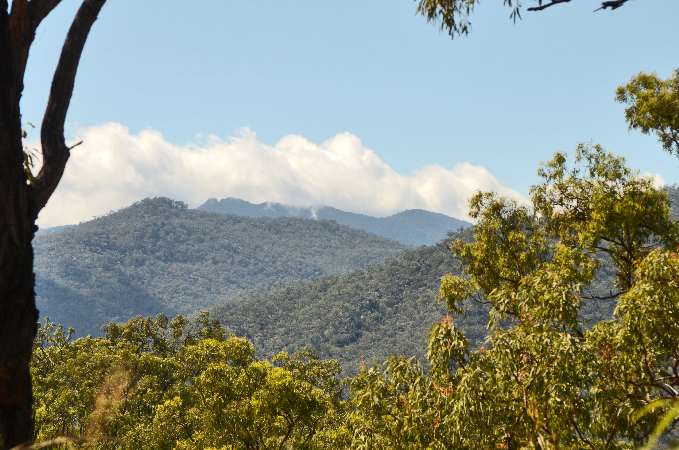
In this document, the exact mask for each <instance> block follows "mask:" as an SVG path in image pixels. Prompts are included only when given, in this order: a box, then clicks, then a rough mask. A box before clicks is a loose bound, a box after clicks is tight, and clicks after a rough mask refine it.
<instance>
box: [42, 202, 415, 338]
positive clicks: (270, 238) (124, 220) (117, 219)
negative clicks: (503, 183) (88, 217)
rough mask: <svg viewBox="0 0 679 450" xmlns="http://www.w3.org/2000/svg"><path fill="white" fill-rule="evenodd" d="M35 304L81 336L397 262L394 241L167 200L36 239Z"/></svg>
mask: <svg viewBox="0 0 679 450" xmlns="http://www.w3.org/2000/svg"><path fill="white" fill-rule="evenodd" d="M34 247H35V254H36V258H35V272H36V291H37V297H38V307H39V309H40V310H41V311H42V315H43V316H49V317H50V319H52V320H54V321H57V322H60V323H62V324H64V325H66V326H74V327H75V328H76V331H77V332H78V334H88V333H89V334H96V333H97V332H98V331H99V327H100V326H101V325H103V323H105V322H107V321H124V320H127V319H129V318H130V317H132V316H134V315H138V314H142V315H155V314H158V313H164V314H167V315H174V314H189V313H191V312H194V311H197V310H199V309H202V308H209V307H210V306H212V305H213V304H216V303H219V302H222V301H223V300H224V299H225V298H227V297H229V296H230V295H233V294H234V293H235V292H237V291H239V290H242V289H253V288H261V289H264V288H266V286H268V285H271V284H274V283H280V282H283V281H293V280H309V279H313V278H317V277H321V276H325V275H330V274H335V273H343V272H348V271H351V270H355V269H357V268H364V267H368V266H370V265H373V264H377V263H380V262H382V261H384V260H385V259H387V258H389V257H392V256H396V255H397V254H399V253H401V252H402V251H403V250H405V247H404V246H403V245H401V244H399V243H397V242H395V241H390V240H387V239H384V238H382V237H379V236H376V235H372V234H369V233H366V232H364V231H361V230H355V229H352V228H349V227H346V226H343V225H340V224H337V223H335V222H331V221H324V220H323V221H311V220H304V219H298V218H278V219H273V218H259V219H253V218H248V217H238V216H225V215H220V214H214V213H209V212H205V211H199V210H194V209H188V208H187V206H186V205H185V204H183V203H181V202H177V201H174V200H170V199H167V198H155V199H145V200H142V201H140V202H137V203H135V204H133V205H131V206H129V207H127V208H124V209H122V210H119V211H116V212H114V213H112V214H109V215H107V216H103V217H100V218H97V219H94V220H92V221H89V222H84V223H81V224H79V225H76V226H72V227H67V228H64V229H62V230H57V231H53V232H48V233H44V234H40V235H38V236H36V238H35V240H34Z"/></svg>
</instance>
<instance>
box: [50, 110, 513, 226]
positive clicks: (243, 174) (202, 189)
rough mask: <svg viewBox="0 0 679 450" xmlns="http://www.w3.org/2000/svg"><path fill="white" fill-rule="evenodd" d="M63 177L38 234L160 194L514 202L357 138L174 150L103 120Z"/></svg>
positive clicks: (495, 187) (374, 203)
mask: <svg viewBox="0 0 679 450" xmlns="http://www.w3.org/2000/svg"><path fill="white" fill-rule="evenodd" d="M78 140H83V141H84V144H83V145H81V146H79V147H77V148H75V149H74V150H73V151H72V155H71V159H70V160H69V164H68V166H67V168H66V172H65V174H64V178H63V180H62V182H61V184H60V185H59V188H58V189H57V191H56V193H55V194H54V196H53V197H52V199H51V200H50V202H49V204H48V206H47V207H46V208H45V210H44V211H43V212H42V213H41V214H40V217H39V224H40V225H41V226H43V227H45V226H54V225H62V224H69V223H77V222H80V221H84V220H88V219H91V218H92V217H95V216H100V215H103V214H106V213H108V212H110V211H112V210H115V209H119V208H122V207H125V206H128V205H129V204H131V203H133V202H135V201H137V200H139V199H141V198H144V197H152V196H166V197H170V198H173V199H176V200H182V201H185V202H187V203H188V204H189V205H190V206H198V205H199V204H201V203H202V202H204V201H205V200H206V199H208V198H210V197H216V198H222V197H238V198H242V199H245V200H248V201H252V202H265V201H271V202H280V203H286V204H289V205H294V206H318V205H330V206H334V207H337V208H340V209H344V210H348V211H353V212H360V213H366V214H372V215H379V216H384V215H389V214H393V213H395V212H398V211H401V210H404V209H410V208H422V209H427V210H430V211H436V212H441V213H444V214H448V215H450V216H453V217H458V218H465V217H466V211H467V200H468V198H469V197H470V196H471V195H472V194H473V193H474V192H475V191H477V190H479V189H480V190H492V191H496V192H499V193H501V194H504V195H507V196H510V197H513V198H517V199H521V196H520V195H519V194H518V193H516V192H514V191H513V190H511V189H509V188H507V187H505V186H503V185H502V184H501V183H500V182H499V181H498V180H497V179H496V178H495V177H494V176H493V175H492V174H491V173H490V172H489V171H488V170H487V169H485V168H484V167H481V166H477V165H473V164H470V163H466V162H460V163H457V164H456V165H454V166H453V167H451V168H446V167H442V166H438V165H429V166H425V167H423V168H421V169H420V170H418V171H417V172H415V173H414V174H410V175H404V174H399V173H398V172H396V171H395V170H394V169H393V168H392V167H390V166H389V165H388V164H386V163H385V162H384V161H383V160H382V159H381V158H380V157H379V156H378V155H377V153H375V152H374V151H373V150H371V149H369V148H367V147H365V146H364V145H363V143H362V142H361V140H360V139H359V138H358V137H356V136H354V135H352V134H350V133H341V134H338V135H336V136H334V137H332V138H330V139H328V140H327V141H325V142H321V143H315V142H311V141H309V140H308V139H305V138H304V137H302V136H295V135H291V136H286V137H284V138H283V139H281V140H280V141H278V142H277V143H276V144H275V145H267V144H265V143H262V142H260V141H259V140H258V139H257V136H256V135H255V134H254V133H253V132H251V131H249V130H244V131H243V132H242V133H241V134H240V135H239V136H237V137H232V138H230V139H227V140H222V139H220V138H217V137H210V138H208V139H207V140H206V141H205V142H203V143H201V144H195V145H190V146H177V145H174V144H172V143H170V142H168V141H167V140H165V139H164V138H163V136H162V135H161V134H160V133H158V132H156V131H152V130H146V131H142V132H140V133H138V134H133V133H130V131H129V130H128V129H127V128H125V127H124V126H122V125H120V124H117V123H109V124H105V125H101V126H96V127H92V128H87V129H84V130H82V131H81V132H80V133H79V136H78Z"/></svg>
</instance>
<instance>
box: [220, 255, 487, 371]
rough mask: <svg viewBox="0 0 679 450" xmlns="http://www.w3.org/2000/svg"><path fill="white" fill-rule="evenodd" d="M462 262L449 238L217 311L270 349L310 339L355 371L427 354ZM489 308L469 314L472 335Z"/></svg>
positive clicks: (257, 344) (481, 327) (317, 349)
mask: <svg viewBox="0 0 679 450" xmlns="http://www.w3.org/2000/svg"><path fill="white" fill-rule="evenodd" d="M458 269H459V263H458V262H457V261H456V260H455V259H454V258H453V256H452V255H451V254H450V251H449V250H448V248H447V246H446V244H445V243H443V242H442V243H440V244H438V245H435V246H429V247H422V248H419V249H415V250H409V251H407V252H405V253H403V254H401V255H399V256H398V257H396V258H393V259H390V260H389V261H387V262H385V263H384V264H381V265H379V266H374V267H370V268H368V269H365V270H359V271H355V272H352V273H349V274H342V275H334V276H329V277H324V278H321V279H318V280H315V281H311V282H306V283H296V284H293V285H289V286H282V287H277V288H274V289H272V290H265V291H261V290H260V291H254V292H251V293H249V294H245V295H243V296H240V297H239V298H238V299H237V300H235V301H232V302H229V303H227V304H225V305H223V306H220V307H218V308H215V310H214V311H213V314H214V315H215V317H217V318H219V319H220V320H221V321H222V323H224V324H225V325H226V326H227V327H228V328H229V329H230V330H232V331H233V332H235V333H236V334H237V335H239V336H246V337H248V338H249V339H251V340H252V341H253V343H254V344H255V347H256V348H257V349H258V351H260V352H261V353H262V354H263V355H267V356H269V355H272V354H274V353H276V352H277V351H281V350H286V351H290V352H294V351H296V350H299V349H301V348H303V347H305V346H309V347H310V348H312V349H313V350H314V351H315V352H317V353H318V354H319V355H320V356H321V357H323V358H333V359H338V360H339V361H340V362H341V363H342V365H343V367H344V368H345V369H346V370H350V371H351V370H354V369H356V368H357V367H358V365H359V364H360V362H362V361H365V362H366V363H376V362H378V361H383V360H384V359H386V357H387V356H389V355H392V354H396V355H408V356H418V357H419V358H421V359H423V358H424V354H425V353H426V342H427V339H426V337H427V334H428V332H429V329H430V327H431V324H432V323H433V322H435V321H437V320H439V319H440V318H441V314H442V311H443V309H442V308H441V307H440V306H439V305H437V304H436V302H435V297H436V291H437V289H438V285H439V280H440V278H441V276H442V275H443V274H444V273H446V272H449V271H456V270H458ZM484 311H485V310H484V309H483V308H482V307H481V305H478V304H472V305H470V312H469V313H468V314H467V316H466V317H465V318H464V319H463V322H464V327H465V330H466V331H467V332H468V333H469V336H473V337H474V338H476V339H481V338H482V337H483V336H484V334H485V329H484V325H483V324H484V323H485V316H484V314H485V312H484Z"/></svg>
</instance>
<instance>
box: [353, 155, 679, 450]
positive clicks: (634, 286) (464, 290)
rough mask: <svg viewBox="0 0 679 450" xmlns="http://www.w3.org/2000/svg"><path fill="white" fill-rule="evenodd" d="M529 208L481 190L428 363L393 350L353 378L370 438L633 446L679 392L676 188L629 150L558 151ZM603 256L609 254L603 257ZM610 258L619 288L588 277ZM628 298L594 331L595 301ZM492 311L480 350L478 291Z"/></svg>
mask: <svg viewBox="0 0 679 450" xmlns="http://www.w3.org/2000/svg"><path fill="white" fill-rule="evenodd" d="M540 173H541V175H542V176H543V179H544V182H543V183H542V184H540V185H538V186H536V187H535V188H533V190H532V193H531V199H530V200H531V201H530V203H529V204H528V205H524V204H519V203H516V202H514V201H511V200H507V199H504V198H501V197H499V196H497V195H496V194H493V193H479V194H478V195H476V196H475V197H474V198H473V199H472V201H471V210H470V215H471V216H472V217H473V218H475V219H476V220H477V223H476V226H475V227H474V230H473V233H474V238H473V240H470V241H462V240H457V241H455V242H453V243H452V245H451V250H452V251H453V253H455V254H456V255H457V256H458V257H459V258H460V259H461V261H462V262H463V264H464V266H465V273H464V274H463V275H453V274H449V275H446V276H444V277H443V278H442V280H441V284H440V291H439V299H440V300H441V301H442V302H443V303H444V304H445V305H446V306H447V310H448V312H447V314H446V315H445V316H444V317H443V318H442V319H441V320H440V321H439V322H438V323H436V324H434V325H433V327H432V330H431V333H430V339H429V349H428V359H429V363H430V372H429V373H425V372H424V371H423V370H422V369H420V368H419V367H417V366H416V365H414V364H412V363H406V362H404V361H402V360H391V361H389V362H388V363H387V365H386V368H385V370H384V371H378V370H376V369H366V370H364V371H363V372H362V373H361V374H359V376H358V377H357V378H356V379H355V380H354V381H353V384H352V388H353V391H352V393H353V395H352V411H351V413H350V415H349V416H348V421H347V425H346V426H347V428H348V430H349V434H351V435H352V439H353V444H354V445H355V446H356V447H359V448H375V447H378V448H390V447H398V448H425V447H426V448H441V449H444V448H458V449H474V448H504V449H516V448H531V449H556V448H560V449H581V448H592V449H628V448H634V446H635V445H638V444H641V443H643V442H644V440H645V439H646V438H647V436H648V435H649V434H650V432H651V430H652V429H653V424H654V423H655V422H656V421H657V420H658V417H659V414H658V412H659V410H660V408H657V410H656V411H652V412H651V413H649V414H646V415H644V416H640V414H639V412H640V411H648V410H649V405H651V407H652V406H653V405H673V404H675V403H674V402H676V401H677V399H679V352H678V351H677V347H676V342H677V341H679V326H678V325H677V324H679V255H678V254H677V251H676V248H677V243H678V242H679V224H678V223H677V222H676V221H673V220H672V219H671V218H670V214H669V201H668V197H667V192H666V191H665V190H663V189H657V188H655V187H654V186H653V183H652V182H651V180H650V179H647V178H643V177H639V176H638V175H637V174H636V173H635V172H634V171H632V170H630V169H628V168H627V167H626V166H625V165H624V162H623V160H622V159H621V158H618V157H616V156H614V155H611V154H609V153H607V152H605V151H604V150H603V149H602V148H600V147H587V146H580V147H579V148H578V149H577V151H576V158H575V164H574V165H569V164H568V160H567V158H566V157H565V156H564V155H562V154H557V155H555V157H554V159H553V160H552V161H550V162H549V163H547V164H546V165H545V166H544V167H543V168H542V170H541V171H540ZM602 255H603V256H602ZM602 261H610V263H611V264H612V265H613V267H614V270H615V274H616V275H617V276H616V277H615V281H614V284H615V289H614V290H612V291H611V292H606V293H605V295H592V293H591V290H590V289H588V287H589V286H590V285H591V283H592V282H593V280H594V279H595V277H596V274H597V272H598V269H599V267H600V264H601V262H602ZM608 297H610V299H612V300H614V301H615V305H616V306H615V310H614V313H613V315H612V317H610V318H608V319H604V320H601V321H600V322H598V323H596V324H594V325H593V326H590V324H587V323H585V321H584V320H583V317H582V309H583V305H585V304H586V303H588V302H600V301H607V300H609V298H608ZM467 301H479V302H485V303H487V304H488V307H489V315H488V323H487V324H488V330H489V331H488V337H487V339H486V341H485V342H483V344H482V345H481V346H479V347H476V348H473V347H472V346H471V345H470V343H469V341H468V339H467V338H466V336H465V335H464V333H463V332H462V330H461V329H460V328H458V327H457V326H456V321H457V318H458V317H459V316H460V315H462V314H464V311H465V307H464V305H465V302H467Z"/></svg>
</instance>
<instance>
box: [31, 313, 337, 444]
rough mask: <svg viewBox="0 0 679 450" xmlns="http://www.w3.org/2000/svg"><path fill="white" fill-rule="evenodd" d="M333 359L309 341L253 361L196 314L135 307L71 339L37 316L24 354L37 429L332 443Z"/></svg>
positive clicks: (161, 439) (121, 437)
mask: <svg viewBox="0 0 679 450" xmlns="http://www.w3.org/2000/svg"><path fill="white" fill-rule="evenodd" d="M338 373H339V365H338V364H337V363H336V362H334V361H321V360H319V359H317V358H316V357H315V356H314V355H313V354H311V353H309V352H303V353H298V354H294V355H288V354H286V353H279V354H278V355H276V356H275V357H274V358H273V359H272V360H257V359H256V358H255V356H254V348H253V347H252V345H251V344H250V343H249V342H248V341H247V340H245V339H241V338H237V337H235V336H233V335H231V336H225V332H224V330H223V329H222V328H221V327H219V326H218V325H217V324H216V323H215V322H214V321H211V320H210V319H209V318H208V317H207V316H205V315H203V316H201V317H200V318H199V319H198V320H197V321H196V322H194V323H189V322H187V321H186V320H185V319H184V318H183V317H181V316H178V317H176V318H174V319H173V320H168V319H167V318H165V317H164V316H158V317H157V318H156V319H144V318H135V319H133V320H131V321H130V322H128V323H127V324H124V325H117V324H110V325H109V326H108V327H107V330H106V335H105V336H104V337H100V338H91V337H86V338H81V339H76V340H72V339H71V333H69V332H65V331H64V329H63V328H62V327H60V326H56V325H54V324H52V323H50V322H48V321H46V322H43V323H42V325H41V327H40V330H39V335H38V338H37V340H36V345H35V356H34V358H33V363H32V374H33V383H34V386H35V391H34V392H35V418H36V438H37V439H38V440H50V439H52V438H55V437H57V436H68V437H70V438H74V439H76V440H77V441H82V442H84V445H85V446H86V447H88V448H89V447H93V448H129V449H164V448H167V449H172V448H179V449H181V448H185V449H190V448H230V449H239V448H242V449H246V448H262V449H266V448H309V449H311V448H331V447H330V445H329V442H331V441H332V442H335V443H337V442H340V441H341V439H342V438H341V435H338V434H337V432H335V431H334V430H335V429H336V428H337V427H336V424H337V423H338V422H339V421H341V420H342V412H341V411H342V410H341V399H340V394H341V384H340V382H339V381H338V378H337V375H338Z"/></svg>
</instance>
